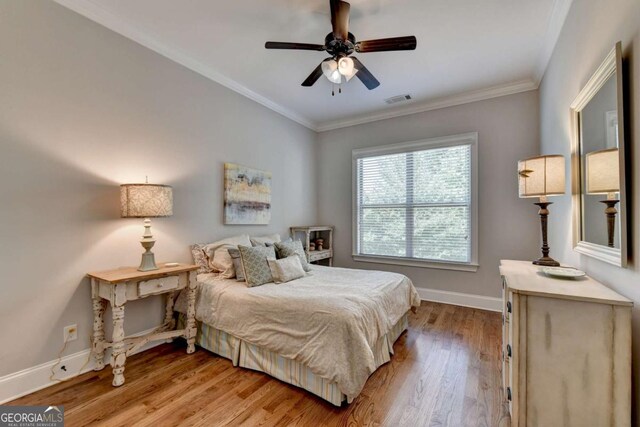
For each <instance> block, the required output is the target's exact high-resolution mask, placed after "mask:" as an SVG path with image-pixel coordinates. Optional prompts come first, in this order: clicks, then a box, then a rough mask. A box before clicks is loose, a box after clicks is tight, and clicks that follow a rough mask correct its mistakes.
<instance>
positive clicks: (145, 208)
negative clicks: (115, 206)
mask: <svg viewBox="0 0 640 427" xmlns="http://www.w3.org/2000/svg"><path fill="white" fill-rule="evenodd" d="M120 214H121V216H122V218H144V234H143V235H142V239H141V240H140V243H141V244H142V247H143V248H144V249H145V252H144V253H143V254H142V261H141V262H140V267H138V270H139V271H151V270H157V269H158V267H157V266H156V261H155V258H154V255H153V252H151V248H152V247H153V245H154V244H155V243H156V241H155V239H154V238H153V235H152V234H151V219H150V218H159V217H167V216H172V215H173V190H172V188H171V187H170V186H168V185H157V184H123V185H121V186H120Z"/></svg>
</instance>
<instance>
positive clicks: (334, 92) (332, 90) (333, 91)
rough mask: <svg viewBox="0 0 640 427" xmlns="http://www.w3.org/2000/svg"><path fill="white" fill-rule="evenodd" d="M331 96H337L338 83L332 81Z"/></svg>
mask: <svg viewBox="0 0 640 427" xmlns="http://www.w3.org/2000/svg"><path fill="white" fill-rule="evenodd" d="M331 96H336V85H334V84H333V83H331Z"/></svg>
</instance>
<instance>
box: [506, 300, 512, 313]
mask: <svg viewBox="0 0 640 427" xmlns="http://www.w3.org/2000/svg"><path fill="white" fill-rule="evenodd" d="M507 313H511V301H507Z"/></svg>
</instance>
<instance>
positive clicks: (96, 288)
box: [88, 264, 198, 387]
mask: <svg viewBox="0 0 640 427" xmlns="http://www.w3.org/2000/svg"><path fill="white" fill-rule="evenodd" d="M197 269H198V266H196V265H191V264H180V265H178V266H176V267H164V266H163V265H162V264H161V267H160V268H159V269H158V270H153V271H138V270H137V269H136V267H125V268H119V269H116V270H110V271H102V272H98V273H89V274H88V276H89V277H90V278H91V298H92V300H93V336H92V346H91V354H92V358H93V361H94V364H95V365H94V366H95V367H94V370H96V371H99V370H101V369H103V368H104V354H105V351H106V350H107V348H109V347H110V348H111V368H112V370H113V385H114V386H116V387H117V386H121V385H122V384H124V364H125V362H126V360H127V357H128V356H129V355H131V354H132V353H134V352H135V351H136V350H138V349H139V348H140V347H142V346H143V345H145V344H146V343H148V342H149V341H155V340H167V339H172V338H176V337H184V338H185V339H186V340H187V353H189V354H190V353H193V352H194V351H195V339H196V318H195V305H196V270H197ZM182 289H188V292H189V293H188V297H187V301H188V303H187V322H186V327H185V329H177V330H174V328H175V321H174V318H173V303H174V299H175V298H174V297H175V295H176V294H177V292H178V291H180V290H182ZM154 295H165V296H166V303H165V317H164V323H163V324H162V325H161V326H159V327H158V328H156V329H155V330H153V332H151V333H149V334H146V335H143V336H135V337H125V336H124V306H125V304H126V303H127V301H134V300H137V299H142V298H147V297H150V296H154ZM107 302H109V303H110V304H111V311H112V317H113V333H112V337H111V342H109V341H106V340H105V336H104V311H105V309H106V306H107Z"/></svg>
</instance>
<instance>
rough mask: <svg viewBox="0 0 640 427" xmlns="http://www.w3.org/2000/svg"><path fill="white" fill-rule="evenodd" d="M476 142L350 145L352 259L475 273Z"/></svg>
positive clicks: (470, 138) (469, 137) (468, 137)
mask: <svg viewBox="0 0 640 427" xmlns="http://www.w3.org/2000/svg"><path fill="white" fill-rule="evenodd" d="M477 141H478V135H477V134H476V133H470V134H464V135H455V136H450V137H444V138H434V139H429V140H425V141H418V142H411V143H405V144H397V145H390V146H385V147H375V148H369V149H361V150H354V151H353V173H354V176H353V186H354V188H353V192H354V212H353V215H354V218H353V222H354V236H353V237H354V242H353V246H354V248H353V249H354V251H353V255H354V259H355V260H357V261H370V262H383V263H393V264H408V265H416V266H425V267H435V268H448V269H460V270H467V271H475V270H476V269H477V265H478V264H477V238H476V236H477V233H476V229H477V197H476V192H477V191H476V190H477V185H476V184H477V183H476V181H477V167H476V165H477Z"/></svg>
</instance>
